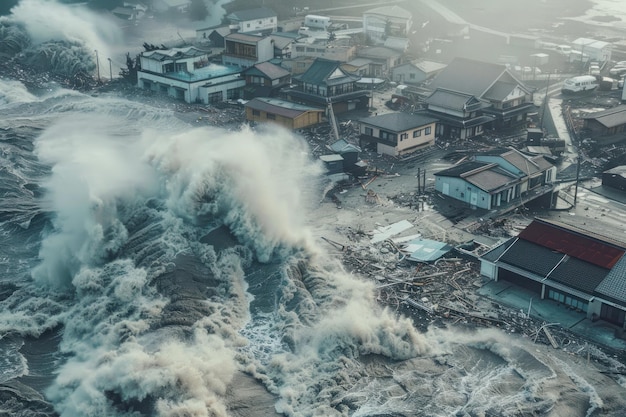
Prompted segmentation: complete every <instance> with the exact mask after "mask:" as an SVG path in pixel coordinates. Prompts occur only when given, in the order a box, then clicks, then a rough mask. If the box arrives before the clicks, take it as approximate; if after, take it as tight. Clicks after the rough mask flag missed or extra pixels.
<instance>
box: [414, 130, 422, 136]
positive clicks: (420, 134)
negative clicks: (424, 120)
mask: <svg viewBox="0 0 626 417" xmlns="http://www.w3.org/2000/svg"><path fill="white" fill-rule="evenodd" d="M420 136H422V129H417V130H414V131H413V137H414V138H419V137H420Z"/></svg>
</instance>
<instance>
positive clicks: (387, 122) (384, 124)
mask: <svg viewBox="0 0 626 417" xmlns="http://www.w3.org/2000/svg"><path fill="white" fill-rule="evenodd" d="M436 121H437V119H436V118H434V117H430V116H427V115H423V114H409V113H403V112H397V113H386V114H381V115H378V116H372V117H366V118H363V119H360V122H362V123H365V124H368V125H371V126H375V127H378V128H380V129H384V130H388V131H390V132H404V131H406V130H410V129H417V128H418V127H422V126H426V125H429V124H431V123H435V122H436Z"/></svg>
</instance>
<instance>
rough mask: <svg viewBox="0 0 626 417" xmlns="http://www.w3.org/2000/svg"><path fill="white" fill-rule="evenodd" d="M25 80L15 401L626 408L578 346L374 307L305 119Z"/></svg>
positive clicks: (221, 409) (32, 411)
mask: <svg viewBox="0 0 626 417" xmlns="http://www.w3.org/2000/svg"><path fill="white" fill-rule="evenodd" d="M34 1H35V0H29V1H28V2H26V3H27V4H28V5H30V6H34V5H38V7H40V8H44V9H45V7H48V6H49V5H50V4H49V2H40V3H33V2H34ZM53 7H58V5H56V4H55V5H54V6H53ZM53 11H54V10H53ZM53 11H51V12H50V14H49V16H54V13H52V12H53ZM65 12H66V11H64V12H63V14H62V16H63V19H71V18H73V17H72V16H74V14H72V13H70V12H67V13H65ZM37 15H39V12H38V14H37ZM80 18H81V19H83V18H84V16H83V15H80ZM11 19H14V21H12V20H11ZM24 19H28V16H27V15H24V14H19V16H14V17H12V18H9V20H5V21H3V24H4V25H5V27H11V25H12V24H15V23H19V22H20V21H22V20H24ZM93 19H96V18H93ZM51 20H53V19H51ZM70 23H71V22H70ZM59 24H64V25H68V24H69V23H68V21H67V20H62V22H61V23H59ZM85 30H87V29H85ZM4 33H11V34H14V33H15V32H12V31H7V32H4ZM53 33H57V32H54V31H53ZM91 35H93V36H96V37H97V34H91ZM91 35H90V36H91ZM11 36H14V35H11ZM38 36H43V35H42V34H41V33H39V34H38ZM90 36H87V37H86V38H85V39H84V40H80V39H78V40H77V39H74V41H75V42H78V43H79V44H80V42H85V46H83V47H84V50H85V51H91V50H92V49H93V48H92V46H91V44H89V43H88V42H89V39H91V37H90ZM13 39H14V38H13V37H12V38H10V39H8V40H7V38H6V37H5V38H4V45H6V44H7V43H11V44H13V45H14V43H13V42H12V40H13ZM36 39H37V38H35V37H34V36H33V37H31V38H30V41H29V42H28V44H32V45H34V47H42V48H45V46H37V45H38V44H37V42H38V41H37V40H36ZM9 41H11V42H9ZM0 45H3V44H2V43H0ZM68 47H70V48H76V44H71V45H69V46H68ZM79 50H80V49H79ZM79 50H78V51H79ZM74 53H80V52H77V50H76V49H74ZM84 53H86V54H87V53H89V54H90V52H84ZM63 56H66V57H70V56H72V55H63ZM84 59H85V62H87V61H88V58H87V57H84ZM60 64H61V65H60V67H62V68H71V67H72V64H71V63H63V62H60ZM27 84H28V83H24V82H23V81H20V80H15V79H7V78H0V156H1V158H0V164H1V165H0V187H1V195H2V200H1V202H0V415H11V416H31V415H39V416H68V417H75V416H94V417H95V416H198V417H200V416H203V417H204V416H206V417H209V416H211V417H217V416H272V415H286V416H561V417H572V416H573V417H576V416H596V415H603V416H621V415H623V410H624V409H626V396H625V395H624V391H625V389H624V386H626V383H624V382H623V381H621V380H619V379H618V378H616V377H614V376H611V375H610V374H602V373H599V372H598V369H597V368H596V367H595V365H593V364H591V365H590V364H587V363H586V362H585V360H584V358H581V357H580V356H577V355H572V354H571V353H568V352H558V351H554V350H551V349H549V348H547V347H545V346H542V345H536V344H533V343H532V341H530V340H528V339H527V338H524V337H522V336H519V335H515V334H507V333H505V332H503V331H500V330H495V329H494V330H486V329H483V330H475V331H469V330H461V329H460V328H456V327H449V328H445V329H437V328H433V329H430V330H429V331H427V332H426V333H422V332H419V331H418V330H417V327H418V326H416V325H415V323H414V322H413V321H412V319H409V318H408V317H405V316H403V314H402V313H401V312H399V311H395V310H393V309H389V308H386V307H385V306H384V305H380V304H379V303H378V302H377V301H376V296H377V292H376V289H375V286H374V284H373V283H371V282H368V281H367V280H366V279H365V278H363V277H360V276H356V275H353V274H350V273H348V272H346V271H345V269H344V268H343V267H342V265H341V264H340V262H339V261H338V260H337V259H336V258H335V257H334V256H333V255H331V254H329V253H327V252H326V251H325V247H324V246H323V244H321V243H320V239H319V231H320V230H323V229H324V227H332V225H327V224H325V219H324V218H318V217H317V216H316V213H317V209H318V208H319V207H320V205H323V204H325V203H324V202H323V190H324V189H325V187H326V183H325V180H324V176H323V172H322V168H321V166H320V165H319V164H318V163H317V162H316V161H315V160H312V159H311V158H310V157H309V152H308V151H309V150H308V149H307V145H306V143H305V142H304V140H303V139H302V138H300V137H298V136H297V135H294V134H293V133H291V132H287V131H284V130H280V129H277V128H271V127H268V128H266V129H259V130H254V131H253V130H250V129H248V128H246V127H244V126H235V127H232V128H230V129H223V128H215V127H210V126H203V127H198V126H191V125H189V124H188V123H186V122H184V121H182V120H181V118H179V117H176V114H175V113H174V112H173V111H172V110H168V109H167V108H164V107H159V106H152V105H149V104H145V103H143V102H142V101H141V99H132V98H128V97H123V96H121V95H117V94H116V93H102V94H98V95H97V96H92V95H88V94H83V93H80V92H76V91H71V90H67V89H64V88H61V87H59V86H58V85H55V84H54V83H49V84H47V85H45V86H44V88H38V89H36V90H33V89H29V88H28V87H27V86H26V85H27ZM599 357H601V354H600V353H598V354H594V358H599ZM604 359H605V360H604V362H603V363H605V364H611V363H612V362H611V358H604ZM604 366H605V368H602V369H607V368H606V366H608V365H604ZM615 366H616V367H617V366H618V365H617V364H616V365H615ZM609 369H613V368H609Z"/></svg>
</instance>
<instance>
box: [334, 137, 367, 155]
mask: <svg viewBox="0 0 626 417" xmlns="http://www.w3.org/2000/svg"><path fill="white" fill-rule="evenodd" d="M328 148H329V149H330V150H331V151H333V152H335V153H338V154H342V153H346V152H361V148H359V147H358V146H356V145H353V144H351V143H350V142H348V141H347V140H345V139H339V140H338V141H336V142H333V143H331V144H330V145H328Z"/></svg>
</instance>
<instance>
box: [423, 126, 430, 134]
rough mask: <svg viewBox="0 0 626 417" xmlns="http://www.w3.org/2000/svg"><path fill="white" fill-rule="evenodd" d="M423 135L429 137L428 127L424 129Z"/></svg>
mask: <svg viewBox="0 0 626 417" xmlns="http://www.w3.org/2000/svg"><path fill="white" fill-rule="evenodd" d="M424 134H425V135H430V126H428V127H427V128H426V129H424Z"/></svg>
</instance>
